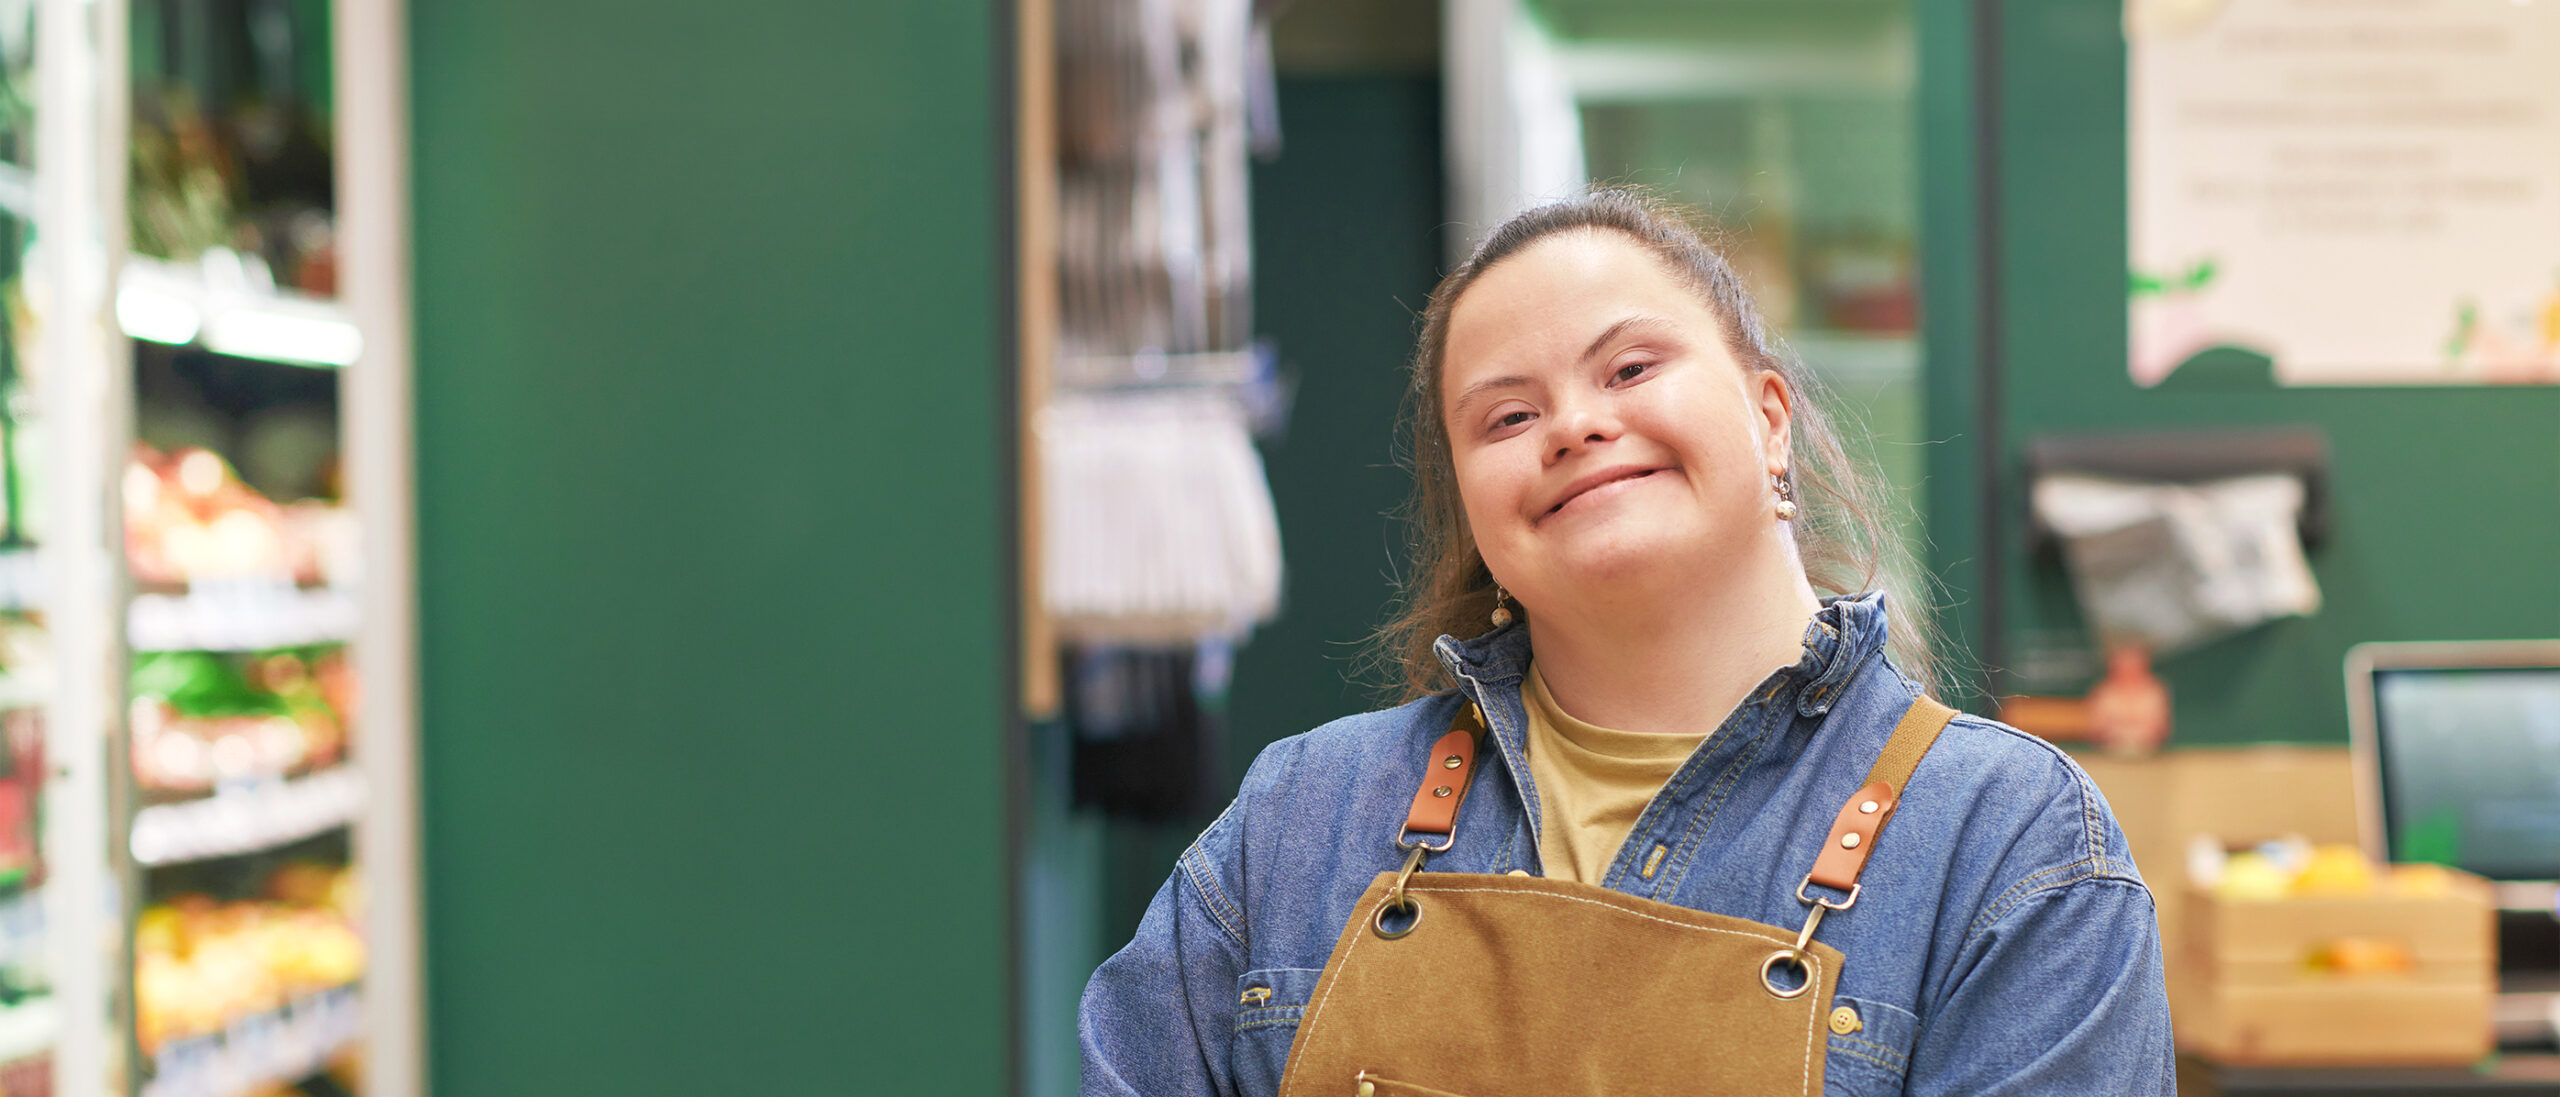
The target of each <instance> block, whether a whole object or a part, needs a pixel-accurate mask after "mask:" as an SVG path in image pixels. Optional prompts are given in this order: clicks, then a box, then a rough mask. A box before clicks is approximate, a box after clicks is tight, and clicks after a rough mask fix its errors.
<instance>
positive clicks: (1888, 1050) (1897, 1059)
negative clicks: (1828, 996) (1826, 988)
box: [1822, 994, 1920, 1097]
mask: <svg viewBox="0 0 2560 1097" xmlns="http://www.w3.org/2000/svg"><path fill="white" fill-rule="evenodd" d="M1843 1010H1846V1011H1848V1012H1847V1013H1845V1014H1844V1013H1842V1012H1841V1011H1843ZM1823 1021H1824V1022H1825V1023H1826V1024H1828V1025H1829V1026H1830V1029H1829V1031H1830V1036H1831V1040H1830V1043H1829V1045H1828V1049H1827V1050H1828V1054H1826V1055H1825V1056H1824V1057H1823V1062H1822V1092H1823V1093H1825V1094H1827V1095H1829V1097H1883V1095H1885V1094H1894V1093H1900V1092H1902V1076H1903V1071H1904V1070H1905V1069H1906V1068H1907V1067H1909V1066H1910V1063H1911V1040H1912V1037H1913V1036H1914V1034H1916V1033H1917V1032H1918V1031H1919V1029H1920V1019H1919V1018H1917V1017H1914V1016H1912V1015H1911V1011H1909V1010H1906V1009H1903V1008H1901V1007H1899V1006H1894V1005H1888V1004H1886V1003H1883V1002H1877V1001H1870V1000H1868V999H1865V998H1852V997H1849V996H1848V995H1846V994H1843V995H1839V996H1836V997H1834V998H1833V999H1832V1000H1831V1014H1830V1016H1828V1017H1825V1018H1823ZM1842 1029H1848V1031H1847V1032H1842V1031H1841V1030H1842Z"/></svg>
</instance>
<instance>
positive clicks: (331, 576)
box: [124, 445, 356, 585]
mask: <svg viewBox="0 0 2560 1097" xmlns="http://www.w3.org/2000/svg"><path fill="white" fill-rule="evenodd" d="M124 513H125V519H124V535H125V555H126V557H127V559H128V560H129V562H130V564H131V566H132V568H133V577H134V579H135V580H136V581H138V582H142V583H145V584H188V583H198V582H208V581H215V582H219V581H248V582H268V583H307V584H328V585H339V584H345V583H352V582H353V581H354V580H355V578H356V571H355V567H356V563H355V557H356V543H355V541H356V519H355V515H354V514H353V513H352V512H350V511H348V510H347V509H346V508H345V507H343V506H339V505H337V504H334V503H328V502H322V501H318V500H305V501H303V502H299V503H292V504H278V503H276V502H274V501H272V500H269V499H268V498H267V497H265V496H263V495H260V494H258V492H257V490H256V489H254V488H251V487H250V486H249V485H248V484H246V483H244V482H242V481H241V479H240V477H239V474H238V473H236V472H234V471H233V470H232V468H231V463H230V462H228V461H225V460H223V459H222V458H221V457H220V456H219V455H217V454H215V453H214V452H213V451H211V450H207V449H197V448H193V447H190V448H186V449H180V450H174V451H171V452H169V453H166V454H163V453H161V452H159V451H158V450H155V449H152V448H151V447H149V446H145V445H137V446H135V447H134V458H133V461H132V463H131V464H129V465H127V466H126V467H125V474H124Z"/></svg>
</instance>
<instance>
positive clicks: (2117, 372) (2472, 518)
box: [1920, 0, 2560, 743]
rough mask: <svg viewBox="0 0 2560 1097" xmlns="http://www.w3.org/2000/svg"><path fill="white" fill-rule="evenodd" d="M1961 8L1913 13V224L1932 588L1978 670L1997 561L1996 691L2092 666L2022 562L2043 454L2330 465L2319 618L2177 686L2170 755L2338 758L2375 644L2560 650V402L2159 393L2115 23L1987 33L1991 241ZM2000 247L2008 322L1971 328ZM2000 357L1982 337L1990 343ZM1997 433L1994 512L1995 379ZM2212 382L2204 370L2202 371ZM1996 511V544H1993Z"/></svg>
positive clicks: (2173, 388)
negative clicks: (1920, 224) (2204, 453)
mask: <svg viewBox="0 0 2560 1097" xmlns="http://www.w3.org/2000/svg"><path fill="white" fill-rule="evenodd" d="M1975 6H1976V5H1974V4H1969V3H1963V2H1953V0H1950V2H1938V3H1931V2H1923V3H1922V4H1921V10H1922V13H1923V19H1922V27H1921V34H1920V41H1921V48H1922V60H1923V64H1922V96H1921V99H1922V106H1921V110H1922V120H1923V126H1924V140H1923V142H1922V156H1923V158H1924V160H1923V167H1924V171H1923V176H1924V178H1923V189H1924V212H1925V214H1926V223H1927V225H1928V228H1929V229H1930V230H1931V232H1930V235H1929V237H1928V239H1927V241H1926V248H1927V255H1928V259H1927V262H1928V263H1929V264H1930V266H1929V268H1928V276H1929V280H1928V283H1927V284H1928V286H1929V288H1930V293H1929V296H1928V299H1927V308H1928V315H1927V318H1926V319H1927V326H1928V333H1929V334H1928V337H1929V340H1930V343H1929V359H1928V368H1929V370H1930V371H1931V385H1932V403H1931V408H1930V419H1931V424H1932V427H1931V432H1930V433H1931V434H1932V436H1933V437H1937V438H1941V439H1950V441H1949V442H1948V443H1947V444H1945V445H1941V446H1939V447H1937V450H1936V453H1935V454H1934V455H1933V458H1932V461H1931V469H1930V472H1931V477H1932V482H1931V488H1930V492H1929V499H1930V507H1931V533H1932V535H1933V538H1934V539H1935V541H1936V543H1937V548H1938V552H1937V556H1936V559H1935V561H1934V562H1935V563H1936V564H1937V565H1938V566H1939V567H1940V569H1941V571H1942V574H1944V575H1945V576H1946V577H1947V579H1948V581H1949V583H1950V586H1951V587H1952V588H1953V589H1952V591H1951V594H1952V595H1953V596H1954V597H1953V600H1954V601H1955V602H1957V603H1958V607H1959V608H1958V612H1957V616H1958V617H1959V621H1958V624H1959V626H1960V628H1961V629H1962V635H1963V637H1964V642H1965V643H1966V644H1968V645H1969V646H1970V647H1971V648H1972V650H1974V651H1976V652H1982V651H1984V650H1986V648H1987V647H1988V645H1985V644H1984V643H1983V641H1984V640H1985V639H1986V637H1985V634H1984V631H1983V630H1984V626H1983V624H1982V609H1983V603H1984V598H1983V597H1982V594H1983V592H1984V591H1985V590H1986V587H1985V583H1987V582H1989V581H1993V580H1990V579H1987V578H1986V577H1985V570H1984V564H1983V562H1984V560H1985V559H1986V558H1987V557H1992V556H1996V557H1998V558H2000V559H2002V560H2004V561H2005V562H2006V566H2005V567H2003V568H2002V569H2001V574H2000V576H1999V577H1998V579H1997V581H1999V582H2001V583H2002V587H2001V590H2002V593H2003V596H2004V599H2005V606H2006V609H2005V612H2004V616H2005V618H2006V621H2005V625H2004V627H2003V628H2002V629H2001V638H2000V639H2001V643H2000V645H1999V650H2000V652H2001V653H2002V654H2001V656H2000V658H2001V659H2002V661H2003V663H2004V664H2005V665H2006V666H2007V667H2008V668H2010V671H2011V672H2010V673H2007V674H2004V675H2002V676H2000V677H1999V679H1998V681H1999V683H2000V686H2001V688H2002V689H2004V690H2010V689H2017V690H2057V689H2066V688H2075V689H2076V688H2078V687H2080V686H2083V685H2085V679H2082V678H2078V677H2076V676H2073V675H2070V674H2067V673H2060V672H2058V671H2056V670H2044V671H2041V672H2039V671H2036V670H2034V669H2033V668H2034V667H2035V666H2036V665H2037V664H2039V663H2041V664H2044V665H2046V666H2048V667H2050V666H2054V665H2056V664H2058V663H2059V662H2061V661H2060V660H2056V659H2054V658H2052V656H2054V655H2055V654H2057V653H2064V652H2068V651H2069V650H2072V649H2074V648H2077V647H2079V646H2082V645H2084V644H2085V642H2086V641H2085V639H2084V636H2083V632H2082V629H2081V626H2080V623H2079V619H2078V614H2077V611H2076V609H2075V608H2074V607H2073V605H2072V603H2071V600H2070V596H2069V591H2068V587H2067V585H2066V583H2065V580H2064V577H2063V575H2062V573H2061V570H2060V567H2059V565H2058V564H2057V563H2055V562H2054V561H2053V560H2052V559H2050V558H2045V559H2037V558H2034V557H2031V556H2030V555H2029V554H2028V551H2027V547H2026V545H2025V543H2024V529H2025V513H2026V512H2025V504H2024V496H2023V484H2022V478H2023V467H2022V458H2021V455H2022V453H2023V451H2024V447H2025V445H2026V443H2027V441H2028V440H2029V439H2030V438H2032V437H2035V436H2037V435H2041V434H2049V433H2064V432H2080V431H2090V432H2095V431H2115V430H2135V429H2141V430H2152V429H2177V428H2206V427H2216V428H2219V427H2247V426H2273V425H2297V424H2299V425H2309V426H2315V427H2318V428H2320V429H2321V430H2323V431H2324V432H2325V433H2326V434H2327V436H2328V439H2329V443H2330V446H2331V448H2332V451H2333V467H2332V471H2333V480H2332V485H2333V488H2334V499H2335V512H2334V515H2333V522H2332V525H2331V536H2330V538H2329V540H2328V541H2327V543H2326V544H2325V545H2324V546H2323V547H2321V548H2319V549H2316V550H2315V551H2314V552H2313V554H2312V556H2311V561H2312V566H2313V570H2314V572H2315V574H2316V576H2317V578H2318V580H2319V582H2320V586H2321V591H2322V595H2323V597H2324V599H2325V602H2326V604H2325V606H2324V608H2323V609H2322V610H2321V612H2320V613H2319V614H2318V615H2317V616H2313V617H2309V618H2304V619H2295V620H2285V621H2278V622H2275V623H2272V624H2270V625H2267V626H2264V627H2261V628H2259V629H2257V630H2254V631H2252V632H2248V633H2244V634H2242V635H2239V636H2235V637H2230V638H2226V639H2224V640H2221V641H2218V642H2215V643H2212V644H2209V645H2206V646H2204V647H2201V648H2198V649H2196V650H2193V651H2191V652H2186V653H2182V654H2179V655H2177V656H2174V657H2172V658H2170V659H2168V660H2166V661H2164V662H2163V664H2162V666H2161V672H2162V674H2163V676H2164V677H2165V678H2166V679H2167V680H2168V681H2169V684H2170V686H2171V688H2172V690H2173V691H2174V693H2175V698H2176V703H2177V730H2176V735H2177V737H2178V739H2179V740H2180V741H2182V742H2203V743H2214V742H2239V741H2248V740H2270V739H2271V740H2298V741H2311V742H2319V741H2335V740H2341V739H2343V738H2344V737H2345V735H2346V712H2345V700H2344V689H2343V685H2342V670H2341V662H2342V660H2343V659H2344V657H2345V653H2346V649H2347V648H2348V647H2349V646H2350V645H2352V644H2355V643H2357V642H2361V641H2366V640H2439V639H2493V638H2513V637H2524V636H2542V637H2548V636H2552V635H2555V634H2560V567H2554V566H2553V562H2554V561H2555V560H2560V388H2554V387H2549V386H2545V387H2538V388H2503V389H2490V388H2390V389H2345V388H2328V389H2301V388H2297V389H2283V388H2277V387H2275V386H2274V385H2273V384H2272V383H2271V382H2270V381H2269V380H2268V378H2267V374H2266V370H2265V367H2264V364H2263V363H2256V364H2254V368H2252V364H2250V363H2240V362H2229V363H2219V364H2217V365H2218V368H2214V369H2209V370H2198V369H2197V368H2196V367H2195V366H2190V367H2189V369H2188V370H2185V371H2181V373H2180V374H2179V375H2177V376H2173V377H2172V378H2171V379H2170V380H2169V381H2168V382H2167V383H2165V384H2163V385H2162V386H2161V387H2160V388H2157V389H2151V390H2143V389H2137V388H2135V387H2134V386H2133V384H2132V382H2131V381H2130V380H2129V379H2128V378H2127V376H2126V370H2125V341H2126V317H2125V269H2126V261H2125V249H2126V242H2125V241H2126V229H2125V208H2126V207H2125V202H2126V197H2125V186H2126V184H2125V180H2126V175H2125V171H2126V165H2125V127H2124V114H2125V84H2124V82H2125V44H2124V38H2123V33H2122V31H2121V26H2122V22H2121V19H2122V15H2121V11H2122V9H2121V6H2120V2H2119V0H2011V2H2008V3H2005V4H1997V5H1992V6H1993V7H1995V8H1996V9H1997V10H2002V11H2004V12H2005V16H2004V17H2003V18H2002V19H2001V21H2000V24H1999V26H1998V28H1997V29H1998V34H1997V38H1998V49H1997V58H1998V67H1997V70H1996V73H1997V85H1998V88H1999V96H1998V103H1999V107H2000V115H2001V122H2000V125H1999V129H1998V131H1997V132H1996V134H1993V135H1991V136H1993V137H1994V138H1995V141H1994V144H1995V146H1996V149H1997V164H1998V178H1997V185H1998V191H1999V197H1998V208H1999V210H2000V219H1999V221H1998V223H1997V224H1995V225H1990V226H1985V225H1983V224H1982V223H1981V221H1980V220H1979V218H1978V217H1977V213H1978V210H1977V207H1976V205H1975V203H1974V195H1973V190H1972V188H1973V185H1974V183H1975V181H1976V177H1975V174H1974V173H1975V165H1974V164H1973V157H1974V155H1975V152H1976V149H1977V147H1978V145H1977V142H1978V141H1979V140H1980V139H1981V138H1982V137H1984V136H1985V135H1984V134H1982V133H1980V132H1977V130H1976V129H1975V128H1974V126H1973V122H1972V116H1971V111H1970V108H1971V96H1972V95H1973V92H1974V89H1975V84H1974V80H1975V78H1976V76H1977V73H1976V72H1975V71H1974V65H1975V62H1976V57H1975V53H1974V48H1975V46H1976V45H1977V40H1976V38H1975V37H1974V35H1973V29H1974V28H1973V24H1972V22H1971V18H1972V12H1973V10H1974V8H1975ZM1985 228H1989V229H1991V230H1993V233H1992V235H1993V237H1994V238H1995V239H1996V241H1997V243H1996V247H1997V252H1996V254H1997V256H1998V264H1997V266H1998V274H1997V279H1996V282H1995V283H1994V285H1995V286H1996V287H1997V289H1998V291H1999V294H2000V296H1999V298H1998V300H1997V313H1998V322H1997V325H1996V327H1995V328H1994V329H1993V330H1992V331H1990V332H1988V333H1986V332H1985V331H1983V330H1982V329H1981V327H1980V326H1979V325H1978V324H1977V323H1976V322H1975V319H1976V313H1977V309H1978V308H1979V307H1980V305H1981V304H1982V297H1981V296H1980V294H1981V289H1982V287H1981V285H1980V283H1979V282H1978V280H1977V279H1976V278H1975V271H1976V265H1975V264H1976V260H1977V259H1978V257H1979V252H1978V251H1976V250H1975V249H1976V248H1977V247H1978V246H1979V244H1980V240H1981V234H1982V231H1983V230H1984V229H1985ZM1986 334H1988V335H1990V336H1992V338H1990V339H1986V338H1985V336H1986ZM1986 346H1992V347H1995V348H1996V351H1997V354H1996V358H1997V366H1996V368H1995V374H1996V377H1997V382H1996V387H1995V389H1994V395H1995V396H1996V399H1997V402H1998V403H1999V404H2000V405H2001V408H2002V421H2003V429H2002V430H2001V432H2000V434H1999V437H1998V438H1997V451H1996V452H1997V456H1996V458H1994V459H1995V460H1996V461H1997V462H1998V464H1997V465H1996V466H1995V471H1996V472H1997V475H1998V479H1999V481H2000V484H2001V490H2000V491H1999V492H1998V493H1997V495H1996V497H1988V498H1986V497H1985V496H1984V494H1983V493H1982V491H1981V490H1979V487H1978V484H1979V481H1980V477H1981V473H1982V471H1983V466H1982V462H1981V459H1980V456H1979V454H1980V451H1981V446H1980V437H1981V436H1980V435H1979V434H1978V433H1977V431H1976V426H1977V423H1978V420H1977V419H1976V418H1975V416H1974V410H1975V406H1976V402H1977V400H1978V399H1979V397H1980V392H1979V387H1978V386H1979V385H1980V383H1981V381H1982V378H1983V376H1984V375H1983V373H1982V371H1981V362H1982V354H1983V351H1984V349H1985V347H1986ZM2205 364H2206V363H2198V365H2199V366H2200V365H2205ZM1985 508H1987V509H1988V510H1989V511H1990V512H1991V513H1993V514H1995V515H1997V516H1998V528H1999V530H2000V531H2001V538H2002V543H2001V544H1999V545H1997V546H1992V545H1987V544H1986V543H1985V542H1984V539H1983V538H1982V537H1981V536H1980V528H1981V515H1982V514H1983V513H1984V510H1985Z"/></svg>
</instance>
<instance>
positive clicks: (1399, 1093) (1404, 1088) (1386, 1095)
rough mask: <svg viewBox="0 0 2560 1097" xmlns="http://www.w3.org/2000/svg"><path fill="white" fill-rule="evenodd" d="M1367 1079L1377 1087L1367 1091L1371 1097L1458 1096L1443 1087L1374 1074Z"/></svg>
mask: <svg viewBox="0 0 2560 1097" xmlns="http://www.w3.org/2000/svg"><path fill="white" fill-rule="evenodd" d="M1368 1081H1369V1082H1371V1083H1372V1084H1373V1085H1375V1086H1376V1087H1377V1088H1375V1089H1372V1090H1370V1091H1369V1093H1370V1095H1371V1097H1460V1095H1459V1094H1455V1093H1451V1092H1449V1091H1448V1090H1445V1089H1433V1088H1431V1087H1430V1086H1417V1085H1415V1084H1413V1083H1411V1082H1395V1081H1389V1080H1387V1079H1385V1078H1381V1077H1378V1076H1377V1075H1375V1074H1372V1075H1370V1076H1369V1078H1368ZM1346 1097H1357V1094H1356V1093H1355V1094H1351V1095H1346Z"/></svg>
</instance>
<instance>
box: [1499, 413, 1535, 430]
mask: <svg viewBox="0 0 2560 1097" xmlns="http://www.w3.org/2000/svg"><path fill="white" fill-rule="evenodd" d="M1528 421H1529V413H1528V412H1525V411H1515V412H1512V413H1511V414H1509V415H1505V416H1503V417H1502V418H1500V419H1496V420H1494V421H1493V429H1495V430H1501V429H1502V428H1504V427H1516V426H1519V425H1520V424H1522V423H1526V422H1528Z"/></svg>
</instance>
